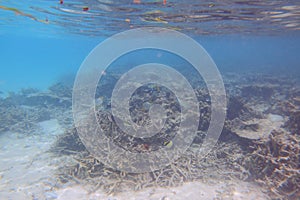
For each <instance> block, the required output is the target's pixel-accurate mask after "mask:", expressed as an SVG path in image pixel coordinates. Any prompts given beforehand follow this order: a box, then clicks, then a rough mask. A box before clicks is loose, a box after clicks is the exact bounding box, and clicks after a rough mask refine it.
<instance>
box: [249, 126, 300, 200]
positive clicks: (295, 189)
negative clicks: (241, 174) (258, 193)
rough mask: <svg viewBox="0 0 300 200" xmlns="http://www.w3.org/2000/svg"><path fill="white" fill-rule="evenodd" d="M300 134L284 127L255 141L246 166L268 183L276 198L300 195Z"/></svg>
mask: <svg viewBox="0 0 300 200" xmlns="http://www.w3.org/2000/svg"><path fill="white" fill-rule="evenodd" d="M299 142H300V138H299V136H298V135H292V134H290V133H288V132H284V131H273V132H272V133H271V134H270V135H269V137H268V138H265V139H261V140H257V141H255V142H254V146H253V149H254V151H253V152H252V153H251V154H249V155H248V156H249V157H247V158H246V159H245V160H247V159H248V162H246V163H247V168H248V169H249V171H250V172H251V174H252V175H253V176H254V178H255V179H256V180H257V181H258V182H260V183H262V184H263V185H264V186H267V187H268V188H269V189H270V191H271V192H272V194H273V196H274V198H289V199H297V198H298V197H299V195H300V192H299V188H300V155H299V153H300V144H299Z"/></svg>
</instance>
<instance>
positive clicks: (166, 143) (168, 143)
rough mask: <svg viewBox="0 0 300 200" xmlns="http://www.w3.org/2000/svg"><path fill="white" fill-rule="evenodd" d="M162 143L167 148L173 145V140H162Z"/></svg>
mask: <svg viewBox="0 0 300 200" xmlns="http://www.w3.org/2000/svg"><path fill="white" fill-rule="evenodd" d="M164 145H165V146H166V147H167V148H171V147H172V146H173V142H172V141H167V142H164Z"/></svg>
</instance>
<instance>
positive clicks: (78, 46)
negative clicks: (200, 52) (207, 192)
mask: <svg viewBox="0 0 300 200" xmlns="http://www.w3.org/2000/svg"><path fill="white" fill-rule="evenodd" d="M142 2H143V1H142ZM180 2H181V1H180ZM245 2H246V1H245ZM270 2H271V1H267V2H265V4H266V5H262V6H261V5H260V4H259V3H258V2H256V4H255V2H254V3H252V4H249V5H248V4H247V3H243V4H237V3H236V4H232V7H230V6H226V5H225V4H222V3H221V2H215V3H213V2H210V4H207V5H208V7H205V5H206V4H205V2H202V3H203V5H202V4H200V3H199V5H197V3H194V4H195V5H196V6H201V5H202V6H201V8H203V11H201V12H199V10H198V13H197V8H195V9H194V10H193V8H191V6H189V5H190V4H192V3H191V1H186V4H184V1H183V2H181V3H179V2H176V1H169V2H168V4H167V5H169V6H168V7H164V6H163V5H161V3H159V2H158V3H156V4H152V3H153V2H152V1H145V4H133V3H132V2H131V1H122V2H119V3H117V2H115V3H114V2H111V1H99V2H98V4H92V1H91V2H89V1H85V2H81V1H74V2H68V1H65V2H64V4H59V1H57V2H56V1H44V2H39V3H38V2H36V1H30V2H27V3H25V2H24V3H22V2H18V3H16V2H11V1H4V2H0V5H2V6H5V7H9V8H16V9H18V10H20V11H22V12H23V13H26V14H30V16H34V17H35V18H36V19H39V20H45V19H47V20H49V23H48V24H47V23H41V22H39V21H36V20H33V19H32V17H28V16H22V15H20V14H18V13H14V12H13V11H11V10H5V9H0V13H1V19H2V21H1V24H0V26H1V29H0V52H1V53H0V60H1V68H0V91H2V92H3V93H6V92H8V91H18V90H20V89H21V88H24V87H34V88H38V89H46V88H47V87H48V86H49V85H51V84H52V83H53V82H55V81H57V80H58V79H61V77H63V76H66V75H68V74H75V73H76V72H77V70H78V69H79V67H80V65H81V63H82V61H83V60H84V58H85V57H86V56H87V55H88V53H89V52H90V51H91V50H92V49H93V48H94V47H95V46H96V45H98V44H99V43H100V42H101V41H103V40H104V39H105V38H107V37H109V36H111V35H113V34H115V33H117V32H119V31H123V30H128V29H130V27H128V26H127V25H126V22H124V21H123V20H124V18H129V19H131V20H132V21H133V19H135V18H137V19H138V17H139V16H138V15H140V16H145V13H147V11H149V10H150V11H153V10H154V11H155V10H161V11H165V12H170V13H171V14H170V15H171V16H172V12H176V11H177V9H178V7H180V6H182V5H185V6H187V8H186V9H187V10H189V11H190V13H193V12H194V13H196V14H198V15H199V13H200V14H211V18H209V17H208V19H210V20H207V21H208V22H207V21H205V20H204V21H203V22H201V21H200V22H185V23H184V22H178V26H182V27H183V28H182V30H180V31H181V32H182V33H186V34H187V35H189V36H191V37H192V38H193V39H195V40H197V41H198V42H199V43H200V44H201V45H202V46H203V47H204V48H205V49H206V50H207V52H208V53H209V54H210V55H211V57H212V58H213V60H214V61H215V62H216V64H217V66H218V68H219V70H220V71H221V72H226V71H254V72H255V71H256V72H263V71H265V72H270V73H271V72H275V73H282V72H285V73H288V72H292V73H293V74H295V73H299V71H300V70H299V69H300V57H299V52H300V31H299V25H297V24H298V22H299V14H297V11H298V12H299V3H298V1H286V2H284V1H283V2H280V1H278V5H276V4H275V3H274V5H273V4H271V3H270ZM68 3H69V4H68ZM208 3H209V2H208ZM218 4H220V5H218ZM79 5H89V6H90V10H89V11H88V12H87V14H86V13H83V14H82V10H80V12H81V13H79V14H76V13H75V14H74V13H72V12H71V11H68V12H67V11H64V10H63V9H69V10H72V9H73V10H75V11H76V9H80V7H79V8H78V6H79ZM96 5H98V7H97V6H96ZM228 5H231V4H228ZM239 5H240V8H241V13H238V14H237V16H236V18H238V17H240V18H241V19H240V20H239V19H235V18H233V17H232V19H230V15H233V16H234V15H235V13H231V14H229V17H227V18H224V16H223V15H221V17H223V18H224V19H223V20H224V21H222V18H220V17H219V16H217V15H216V14H214V13H213V12H217V13H219V11H218V9H219V10H222V9H223V10H225V11H226V10H229V11H232V9H233V8H234V9H237V8H238V7H237V6H239ZM76 6H77V7H76ZM122 6H123V8H135V9H136V10H135V11H128V12H126V11H121V9H120V8H122ZM276 6H277V7H276ZM285 6H294V7H295V8H294V7H292V8H293V9H290V8H289V7H288V8H286V7H285ZM297 6H298V7H297ZM204 8H205V9H206V10H205V9H204ZM214 8H216V11H210V10H207V9H214ZM242 8H243V9H245V10H246V11H248V10H247V9H249V11H252V10H253V9H256V10H254V11H252V12H253V13H252V14H251V13H250V14H249V13H248V15H249V16H248V17H252V18H255V17H260V18H261V19H265V18H266V17H265V16H261V14H260V13H259V12H261V13H263V11H264V10H269V11H270V12H271V11H274V12H275V11H280V12H281V13H283V14H284V13H292V14H294V15H292V17H285V18H284V17H283V18H282V19H281V21H279V22H275V23H274V22H272V23H271V24H270V23H269V21H267V20H266V22H265V24H263V23H264V20H262V22H260V21H258V22H256V21H254V22H252V21H251V20H248V21H247V20H245V21H243V18H242V17H243V16H244V15H247V14H243V13H242V11H243V10H242ZM93 9H94V10H96V9H99V12H100V11H101V15H100V14H99V13H97V12H96V11H94V10H93ZM114 9H116V11H114ZM118 10H119V12H120V15H118V12H117V11H118ZM182 10H184V7H183V8H182ZM77 11H78V10H77ZM225 11H224V13H227V12H225ZM246 11H243V12H246ZM255 11H257V13H256V12H255ZM124 12H126V13H125V14H126V15H125V14H124ZM180 12H183V11H180ZM210 12H212V13H210ZM143 13H144V14H143ZM295 13H296V14H295ZM239 14H243V15H241V16H239ZM275 14H276V13H275ZM279 14H280V13H279ZM93 15H94V16H93ZM150 16H151V15H150ZM154 16H156V15H154ZM180 16H181V17H182V16H184V15H183V14H181V15H180ZM194 16H196V15H194ZM216 16H217V17H219V18H216ZM226 16H227V15H226ZM68 17H69V18H68ZM76 17H78V18H76ZM93 17H94V18H93ZM113 17H114V18H113ZM271 17H272V16H271ZM98 18H99V19H98ZM144 18H145V17H144ZM148 18H149V17H148ZM148 18H147V19H148ZM153 18H154V17H153ZM165 18H166V19H169V20H170V21H172V18H167V17H165ZM174 18H175V17H174ZM177 18H178V16H177ZM177 18H176V19H177ZM228 18H229V19H228ZM269 18H270V17H269ZM92 19H94V21H89V20H92ZM117 19H119V21H120V22H118V23H120V26H119V27H118V26H116V25H117V24H116V25H114V24H113V23H114V21H115V20H117ZM151 19H152V18H151ZM154 19H155V18H154ZM270 19H272V18H270ZM275 19H277V18H275ZM72 20H73V21H72ZM75 20H77V21H76V22H77V26H76V24H74V21H75ZM80 20H81V22H80ZM97 20H102V21H101V22H100V21H99V22H98V24H97ZM284 20H286V21H287V22H286V23H285V22H284ZM297 20H298V21H297ZM140 21H141V22H135V23H136V24H135V26H134V27H133V28H135V27H144V26H159V27H164V28H168V27H169V26H171V25H170V23H169V24H167V25H164V23H149V22H148V23H147V22H144V21H143V20H140ZM173 21H174V22H173V23H172V26H173V24H175V25H176V21H175V20H173ZM211 21H212V22H213V23H215V24H217V25H215V26H212V25H211ZM71 22H72V23H71ZM104 22H105V23H104ZM250 22H251V23H250ZM110 23H112V24H110ZM131 23H132V24H134V22H131ZM232 23H237V25H236V26H235V28H234V29H233V28H232V29H230V25H231V24H232ZM281 23H282V24H283V25H285V24H287V23H294V24H296V25H293V24H292V25H293V26H294V27H293V28H294V29H295V30H293V29H291V30H290V29H289V28H287V27H284V26H281V27H277V26H279V25H280V24H281ZM218 24H221V25H222V26H223V27H224V30H222V26H221V27H220V26H219V25H218ZM226 24H227V26H228V27H229V28H228V27H227V28H225V27H226ZM98 26H99V30H98V29H97V28H98ZM190 26H193V27H197V28H200V29H203V30H207V32H206V33H205V34H204V33H203V34H201V33H199V34H197V31H194V32H192V31H190V29H186V30H185V29H184V28H185V27H187V28H188V27H190ZM106 27H107V28H106ZM105 28H106V29H107V30H106V29H105ZM131 28H132V27H131ZM197 28H195V30H197ZM297 29H298V30H297ZM97 30H98V31H97ZM230 30H232V31H230ZM105 31H106V32H105ZM209 31H211V34H209ZM222 31H223V34H222ZM216 32H217V33H216ZM249 32H250V33H249ZM105 33H106V34H105ZM145 57H146V55H145ZM135 59H143V58H135Z"/></svg>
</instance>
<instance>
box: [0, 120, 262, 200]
mask: <svg viewBox="0 0 300 200" xmlns="http://www.w3.org/2000/svg"><path fill="white" fill-rule="evenodd" d="M38 126H39V130H38V131H37V132H36V133H33V134H30V135H22V133H16V132H5V133H2V134H1V136H0V146H1V152H0V160H1V162H0V188H1V189H0V196H1V199H12V200H18V199H20V200H23V199H61V200H69V199H73V200H76V199H78V200H79V199H107V200H113V199H114V200H121V199H124V200H125V199H126V200H131V199H132V200H136V199H141V200H142V199H153V200H155V199H157V200H158V199H165V200H166V199H178V200H179V199H186V198H188V199H191V200H192V199H195V200H198V199H236V200H238V199H244V200H247V199H268V197H267V195H266V194H265V193H264V192H263V189H262V188H261V187H260V186H258V185H257V184H255V183H250V182H246V181H245V182H244V181H241V180H238V179H237V180H228V181H224V180H217V179H211V180H209V181H207V182H201V181H195V182H188V183H184V184H183V185H182V186H178V187H153V188H151V187H150V188H146V189H144V190H140V191H128V192H121V193H118V194H115V195H112V194H110V195H109V194H107V193H105V192H103V191H101V189H99V190H97V191H94V192H92V193H90V192H89V190H88V189H87V188H86V186H84V185H81V184H75V183H72V184H69V185H68V184H64V185H63V184H61V183H59V182H58V181H57V178H56V174H57V170H58V168H59V167H63V166H64V165H65V164H66V163H67V162H68V159H70V158H68V156H60V157H57V156H54V155H53V154H52V153H51V152H50V151H49V150H50V148H51V146H52V145H53V144H54V143H55V141H56V139H57V136H59V135H60V134H62V133H63V132H64V129H63V128H62V127H61V126H60V125H59V123H58V121H57V119H51V120H47V121H44V122H40V123H38ZM70 162H71V161H70Z"/></svg>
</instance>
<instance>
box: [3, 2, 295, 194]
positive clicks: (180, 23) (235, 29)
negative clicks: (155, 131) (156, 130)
mask: <svg viewBox="0 0 300 200" xmlns="http://www.w3.org/2000/svg"><path fill="white" fill-rule="evenodd" d="M0 13H1V16H0V27H1V28H0V60H1V67H0V149H1V153H0V159H1V164H0V196H1V197H3V198H4V199H70V198H73V199H184V198H190V199H274V198H284V199H297V198H299V197H300V194H299V191H298V190H299V187H300V182H299V178H297V176H298V177H299V174H300V173H299V167H300V166H299V162H297V161H299V141H300V140H299V133H300V132H299V127H298V126H299V123H300V115H299V113H300V81H299V74H300V58H299V52H300V22H299V21H300V3H299V2H298V1H296V0H289V1H259V0H256V1H238V0H235V1H227V0H226V1H216V0H215V1H201V2H200V1H192V0H184V1H179V0H173V1H171V0H166V1H164V0H153V1H152V0H130V1H129V0H128V1H125V0H122V1H111V0H86V1H81V0H73V1H68V0H61V1H59V0H57V1H48V0H47V1H36V0H31V1H18V2H16V1H9V0H5V1H0ZM146 27H147V28H149V27H152V29H153V30H154V27H156V28H166V29H169V30H172V31H178V32H180V33H183V34H186V35H187V36H189V37H191V38H192V39H193V40H195V41H196V42H198V43H199V44H200V45H201V46H202V47H203V48H204V49H205V51H206V52H207V53H208V55H209V56H210V57H211V58H212V60H213V61H214V63H215V64H216V67H217V70H218V71H219V72H220V75H221V77H222V79H223V80H222V81H223V82H222V83H224V89H225V92H226V98H225V97H224V98H225V99H224V101H226V102H221V103H220V102H219V105H223V103H224V105H226V106H225V107H224V108H222V109H221V110H218V109H219V108H218V107H217V108H218V109H217V110H218V112H219V113H218V114H220V115H218V116H221V114H222V111H223V110H227V117H226V119H225V125H224V127H223V126H222V127H223V131H222V133H220V136H219V137H218V138H219V140H218V143H217V144H215V147H214V148H213V150H212V151H211V153H210V154H208V156H207V157H206V158H204V160H202V159H200V157H199V155H198V154H197V153H195V152H198V148H199V147H198V146H197V145H200V144H202V142H203V137H205V136H206V134H207V133H206V132H207V130H208V128H209V126H208V124H209V121H210V119H211V117H212V116H211V112H212V110H213V109H212V108H211V106H212V104H213V103H214V100H215V99H214V98H212V96H211V95H214V94H220V93H219V92H220V91H221V90H220V88H219V87H218V86H216V85H217V81H216V80H212V82H210V81H207V80H204V79H205V76H204V77H203V74H198V73H197V71H196V70H195V69H194V68H193V66H192V65H191V63H189V61H190V60H189V59H187V58H186V57H183V58H182V57H180V56H182V55H179V56H178V55H175V54H174V53H172V52H166V51H164V50H162V49H153V48H142V49H138V50H135V51H132V52H130V53H127V54H123V55H119V56H118V58H117V59H116V60H112V61H111V62H110V65H109V67H108V68H107V69H105V70H103V71H102V69H101V71H100V73H99V70H100V68H101V67H103V66H102V65H103V63H104V62H105V60H106V58H108V57H109V56H110V55H112V54H113V53H115V52H119V50H120V51H121V50H122V49H123V47H124V46H125V47H127V45H123V46H122V45H120V46H108V47H107V48H108V50H107V51H104V52H102V55H99V60H97V62H99V63H97V62H93V63H92V64H93V66H92V67H95V68H97V67H98V69H97V70H98V71H97V72H98V73H99V74H101V75H102V78H101V80H100V81H99V80H98V82H97V84H96V86H95V88H94V90H96V91H94V93H93V96H92V99H94V98H96V111H97V116H101V117H100V119H99V118H95V117H94V118H95V119H94V118H93V120H98V123H99V124H98V125H100V126H99V127H101V128H102V129H104V130H105V131H106V132H105V131H104V132H105V134H104V136H105V137H107V138H108V140H113V143H116V144H117V146H119V147H120V148H121V149H123V150H124V149H126V150H128V151H129V152H138V153H140V154H145V153H149V152H152V153H153V152H156V151H158V150H160V149H164V148H165V149H167V150H168V148H169V150H172V149H173V148H174V149H176V147H177V146H176V145H177V144H176V142H175V139H174V138H173V137H175V136H176V134H177V132H176V131H177V128H178V127H177V126H178V124H177V123H179V122H178V120H179V121H180V120H184V119H185V117H183V118H181V119H179V118H178V116H177V114H178V112H179V111H182V112H183V111H184V109H183V108H185V106H186V104H182V105H183V107H178V104H181V103H183V101H182V100H185V99H180V97H178V95H177V98H179V100H178V99H176V100H173V99H174V98H173V96H172V95H170V94H172V92H173V91H171V93H170V90H172V87H177V86H178V87H180V88H181V89H180V90H179V91H180V92H179V93H180V94H183V95H182V96H184V97H186V96H188V93H187V91H188V88H187V87H183V82H181V80H179V79H177V78H176V79H174V77H172V76H171V75H170V74H171V73H162V72H161V74H162V76H163V78H164V80H171V81H167V82H168V83H170V84H169V85H167V86H166V87H162V86H161V84H158V85H159V86H155V85H148V86H145V87H139V90H137V91H136V92H135V93H132V94H131V97H130V99H129V102H128V105H129V111H130V112H131V113H130V117H131V118H132V120H133V123H135V124H137V125H141V124H142V125H143V126H144V127H147V125H148V124H149V123H150V124H151V119H150V121H149V118H151V116H150V117H149V115H151V112H152V114H153V113H154V115H153V116H156V117H157V116H158V115H159V114H161V111H160V110H163V109H162V108H164V109H166V110H167V111H168V112H166V113H168V114H167V115H166V117H171V118H172V119H171V122H170V121H166V123H164V122H163V123H162V124H163V125H165V126H169V125H170V123H171V125H172V128H173V129H172V134H173V135H172V134H169V133H168V131H166V130H165V129H162V130H163V131H162V136H159V137H158V139H157V138H153V137H155V136H158V135H154V136H153V135H151V137H150V139H147V138H146V139H145V138H143V137H142V138H134V137H132V135H131V134H133V133H128V134H129V135H130V136H128V135H126V136H123V135H124V132H126V131H123V130H120V129H118V128H115V127H117V125H116V122H115V119H117V117H115V118H112V117H110V115H109V114H107V112H112V108H113V106H112V103H111V102H112V97H111V96H112V94H113V89H114V87H116V85H115V84H116V83H117V82H118V81H119V80H120V78H121V77H122V75H123V74H124V73H126V72H128V71H129V70H132V69H133V68H134V67H136V66H138V65H141V64H146V63H160V64H164V65H167V66H170V67H172V68H173V69H175V70H177V72H179V73H180V74H181V75H183V76H184V77H185V80H187V81H188V83H189V84H190V85H191V89H192V91H193V92H194V93H195V97H196V98H197V105H198V106H199V111H200V114H199V117H198V118H197V119H198V120H200V121H199V125H197V126H198V129H197V133H196V137H195V139H194V140H193V142H192V144H190V145H191V146H190V147H189V148H187V149H186V150H187V151H186V152H182V154H183V155H182V157H181V156H179V157H178V158H177V159H175V160H173V154H171V155H172V156H170V155H169V156H167V157H164V159H165V160H168V159H170V160H171V161H172V162H170V163H169V165H166V166H165V167H164V168H161V169H156V170H153V171H152V172H146V173H141V174H139V173H135V172H133V173H132V172H128V173H127V172H124V171H122V167H116V166H114V165H113V164H111V163H110V161H111V160H113V159H111V160H110V161H109V159H108V158H111V157H112V158H115V159H118V158H119V157H118V156H119V154H112V155H110V156H108V157H106V158H105V159H99V156H97V155H95V152H94V149H93V148H91V147H87V146H88V142H90V141H89V140H87V139H84V136H83V134H82V133H80V131H78V132H77V131H75V129H73V128H72V127H73V126H74V123H75V126H76V127H77V128H78V127H79V125H78V121H76V119H78V117H77V115H76V113H75V114H74V112H73V113H72V105H73V111H74V110H76V106H74V104H75V103H76V98H74V96H73V97H72V90H73V89H74V88H73V84H74V80H77V83H78V82H79V79H75V77H76V74H77V77H78V76H79V75H80V73H78V72H79V71H78V70H79V69H80V67H81V69H82V68H83V67H84V60H85V59H86V60H87V56H88V55H91V54H90V52H91V51H92V50H93V49H94V48H95V47H96V46H97V45H98V44H101V42H103V41H108V40H107V39H108V38H109V37H111V36H113V35H114V34H117V33H120V32H122V31H126V30H135V28H146ZM147 30H148V29H147ZM155 30H156V29H155ZM148 33H149V34H145V35H140V34H138V35H135V37H134V38H127V37H126V36H128V35H125V36H124V35H123V36H124V37H123V36H122V37H121V38H119V39H116V40H115V41H118V40H119V41H120V42H124V41H125V44H128V46H130V45H131V44H132V43H136V44H144V42H145V41H146V42H147V41H152V40H151V37H150V33H151V31H150V32H148ZM153 33H157V36H156V37H157V38H156V39H158V40H160V43H159V44H162V45H164V44H166V43H167V42H166V41H168V39H169V38H171V39H172V37H168V34H169V32H167V31H166V30H160V31H156V32H155V31H154V32H153ZM171 41H172V42H171V43H170V44H171V47H174V48H178V46H179V48H178V49H179V50H180V49H186V50H185V51H184V52H183V54H184V55H194V56H192V58H195V55H196V57H197V56H198V54H196V53H195V52H193V51H192V50H190V48H191V47H192V46H190V47H186V46H184V45H183V44H186V43H184V42H182V41H181V40H180V39H178V38H175V39H174V38H173V40H171ZM165 42H166V43H165ZM149 43H150V44H149V46H150V47H151V45H152V44H151V42H149ZM122 44H124V43H122ZM202 53H203V52H202ZM103 55H106V56H107V57H105V56H104V57H103ZM202 55H203V54H202ZM101 56H102V57H101ZM197 59H199V60H201V62H202V59H203V60H205V59H204V57H200V56H199V58H198V57H197ZM86 60H85V61H86ZM206 64H207V63H206ZM153 68H154V67H153ZM204 68H205V67H204ZM93 72H94V71H93ZM151 73H152V72H151ZM151 73H150V72H148V74H151ZM92 77H93V73H92V74H91V75H90V77H88V80H87V83H88V82H89V81H92V80H94V79H93V78H92ZM137 77H142V78H141V81H143V80H146V78H143V76H142V75H141V74H138V76H137ZM158 77H159V76H158V75H157V76H156V75H153V76H152V80H159V78H158ZM210 77H211V76H210ZM216 77H218V76H214V78H216ZM123 78H124V77H123ZM172 78H173V79H172ZM203 78H204V79H203ZM205 81H206V82H205ZM214 81H215V82H214ZM210 83H211V86H209V85H207V84H210ZM214 84H216V85H214ZM75 85H76V84H75ZM124 85H125V86H128V85H130V84H128V85H127V84H123V85H121V89H122V88H124V87H125V86H124ZM96 87H97V88H96ZM182 87H183V88H182ZM125 88H126V87H125ZM170 88H171V89H170ZM77 89H78V90H79V91H81V90H80V88H77ZM210 89H212V91H209V93H207V90H210ZM221 89H222V88H221ZM74 90H75V89H74ZM74 90H73V91H74ZM75 91H76V90H75ZM215 91H216V93H214V92H215ZM81 92H82V93H80V95H83V96H84V94H86V93H88V92H89V90H85V89H84V90H83V91H81ZM127 93H128V91H127V92H125V93H124V96H122V98H121V103H122V105H124V107H125V106H126V102H125V101H124V102H125V103H124V102H123V101H122V100H126V98H125V96H126V94H127ZM174 94H175V96H176V93H175V92H174ZM177 94H178V93H177ZM73 95H74V93H73ZM179 96H180V95H179ZM220 96H222V95H220ZM163 98H166V99H165V100H161V99H163ZM190 98H192V97H190ZM187 99H188V97H187ZM89 102H90V101H84V102H83V104H82V105H83V106H89V107H87V108H89V109H90V108H91V107H94V106H95V105H92V106H91V105H89ZM91 102H93V101H91ZM81 103H82V102H81ZM168 103H169V104H168ZM152 104H155V105H158V104H161V105H163V106H162V107H159V109H158V110H154V111H155V112H154V111H153V110H151V108H152V107H151V105H152ZM187 108H190V107H187ZM89 109H87V110H89ZM172 109H173V110H172ZM92 110H94V108H93V109H92ZM174 110H175V111H176V112H175V111H174ZM194 111H197V110H194ZM85 112H89V111H85ZM103 113H104V114H103ZM145 113H146V114H145ZM147 113H148V114H147ZM157 113H158V114H157ZM114 114H116V113H114ZM155 114H157V115H155ZM160 117H161V116H160ZM157 118H158V117H157ZM220 118H222V117H220ZM88 119H90V118H88ZM74 120H75V122H74ZM172 120H173V121H172ZM176 120H177V121H176ZM79 121H80V120H79ZM174 121H175V122H174ZM190 121H192V120H190ZM80 122H82V123H83V124H84V122H86V121H84V119H83V120H82V121H80ZM168 122H169V124H168ZM220 122H222V120H220ZM130 123H131V122H130V121H126V122H125V123H124V124H125V126H127V125H128V124H129V125H130ZM220 124H221V123H220ZM118 125H119V124H118ZM221 125H222V124H221ZM109 127H110V128H109ZM174 127H175V128H174ZM176 127H177V128H176ZM185 128H189V127H185ZM78 130H80V129H78ZM139 130H142V129H139ZM221 130H222V129H221ZM221 130H220V131H221ZM88 132H89V131H88ZM183 132H184V131H183ZM186 132H188V131H186ZM126 133H127V132H126ZM179 133H181V132H180V131H179V132H178V134H179ZM184 133H185V132H184ZM78 134H79V135H78ZM118 135H120V136H118ZM174 135H175V136H174ZM217 135H218V134H217ZM78 136H79V137H78ZM96 136H97V134H96ZM134 136H137V135H134ZM152 136H153V137H152ZM113 137H117V138H113ZM170 138H171V139H170ZM186 138H187V137H186ZM97 139H99V138H96V140H97ZM183 140H184V139H183ZM82 141H83V143H82ZM105 141H106V140H105ZM92 144H93V145H95V144H98V143H93V142H92ZM84 145H85V146H84ZM195 145H196V146H195ZM103 148H104V149H105V148H106V147H105V145H103ZM100 149H101V148H100ZM98 150H99V149H98ZM180 150H181V148H179V151H180ZM194 151H195V152H194ZM112 153H114V151H112ZM198 153H199V152H198ZM108 154H110V153H108ZM126 155H127V154H126ZM176 155H177V154H176ZM95 157H96V158H95ZM125 157H126V156H124V158H125ZM175 157H176V156H175V155H174V158H175ZM151 158H152V157H151ZM106 159H107V160H106ZM157 160H159V159H157ZM165 160H164V161H165ZM124 163H125V164H126V162H124ZM124 163H123V164H124ZM251 163H256V164H251ZM270 163H271V164H270ZM148 164H149V163H148ZM200 190H201V191H200ZM199 191H200V192H199Z"/></svg>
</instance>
